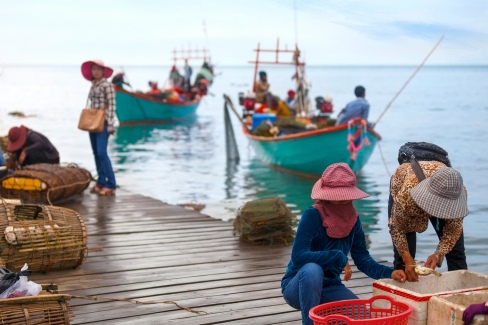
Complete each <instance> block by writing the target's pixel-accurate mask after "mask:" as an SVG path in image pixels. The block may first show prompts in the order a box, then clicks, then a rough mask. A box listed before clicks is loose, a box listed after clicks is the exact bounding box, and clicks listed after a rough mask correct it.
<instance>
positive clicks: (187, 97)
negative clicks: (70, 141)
mask: <svg viewBox="0 0 488 325" xmlns="http://www.w3.org/2000/svg"><path fill="white" fill-rule="evenodd" d="M193 52H196V55H192V51H184V50H181V51H177V50H175V51H174V57H173V60H174V65H173V67H172V71H171V72H172V73H173V72H176V75H177V76H179V77H180V78H181V79H180V81H181V82H180V83H179V84H178V85H176V84H175V83H174V82H173V83H172V85H171V86H168V87H164V88H163V89H158V88H157V83H153V82H149V85H150V86H151V87H152V91H149V92H147V93H143V92H140V91H133V90H132V89H131V90H127V89H124V84H125V85H129V84H128V83H126V82H125V81H124V80H123V79H121V80H119V81H117V82H116V81H114V80H115V78H116V77H119V78H123V75H124V74H123V73H119V74H118V75H116V77H114V79H112V83H113V84H114V89H115V101H116V114H117V118H118V120H119V123H120V125H138V124H139V125H140V124H165V123H171V122H175V121H182V120H184V119H187V118H190V117H192V116H195V113H196V111H197V108H198V106H199V105H200V102H201V100H202V98H203V97H204V96H206V95H207V92H208V87H209V86H210V85H211V84H212V81H213V68H212V65H211V64H210V57H209V56H208V54H207V52H206V50H205V49H204V50H203V55H199V52H198V51H195V50H194V51H193ZM194 59H201V60H203V62H204V63H203V65H202V67H201V69H200V71H198V73H197V74H196V78H195V82H194V83H191V84H190V82H188V83H186V84H185V83H184V78H183V76H181V75H180V74H179V72H178V70H177V69H176V63H177V61H179V60H184V61H185V62H187V61H189V60H194ZM154 85H155V87H154ZM129 86H130V85H129ZM130 87H131V86H130ZM131 88H132V87H131Z"/></svg>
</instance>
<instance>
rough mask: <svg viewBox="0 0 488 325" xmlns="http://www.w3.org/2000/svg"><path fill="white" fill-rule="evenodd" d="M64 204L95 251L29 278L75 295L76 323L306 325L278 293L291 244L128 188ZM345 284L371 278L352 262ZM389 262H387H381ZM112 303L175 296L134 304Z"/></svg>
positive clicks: (365, 283) (360, 291) (360, 288)
mask: <svg viewBox="0 0 488 325" xmlns="http://www.w3.org/2000/svg"><path fill="white" fill-rule="evenodd" d="M64 206H65V207H68V208H71V209H73V210H75V211H77V212H79V213H80V214H81V216H82V217H83V220H84V221H85V225H86V227H87V230H88V247H89V248H101V251H92V252H90V253H89V254H88V256H87V258H86V260H85V261H84V262H83V264H82V265H81V266H80V267H79V268H77V269H74V270H62V271H53V272H49V273H47V274H33V275H32V276H30V277H29V279H30V280H32V281H35V282H38V283H51V282H53V283H56V284H58V287H59V291H60V292H61V293H67V294H71V295H77V296H87V297H93V296H99V297H101V299H98V300H88V299H79V298H73V299H71V300H70V305H71V306H73V307H74V308H75V318H74V320H73V322H72V323H73V324H173V323H178V324H218V323H222V324H224V323H239V324H251V323H252V324H273V323H274V324H300V323H301V314H300V312H298V311H296V310H294V309H293V308H291V307H290V306H288V305H287V304H286V302H285V301H284V299H283V297H282V295H281V286H280V282H281V278H282V277H283V275H284V272H285V269H286V266H287V264H288V261H289V258H290V252H291V245H288V246H284V245H272V246H268V245H265V246H262V245H256V246H253V245H250V244H247V243H243V242H241V241H239V239H238V238H236V237H234V236H233V234H232V230H233V226H232V222H224V221H221V220H216V219H213V218H211V217H209V216H206V215H203V214H201V213H199V212H196V211H192V210H188V209H184V208H182V207H179V206H172V205H169V204H166V203H164V202H161V201H158V200H154V199H151V198H148V197H144V196H141V195H137V194H132V193H129V192H126V191H124V190H118V191H117V196H116V197H98V196H96V195H93V194H87V195H82V196H81V197H80V198H77V200H73V201H70V202H67V203H66V204H65V205H64ZM350 262H351V264H352V268H353V278H352V279H351V280H350V281H349V282H347V283H346V285H347V286H348V287H349V288H351V290H352V291H353V292H355V293H356V294H357V295H358V296H359V297H361V298H367V297H370V296H371V292H372V286H371V284H372V282H373V280H372V279H370V278H368V277H367V276H365V275H364V274H363V273H361V272H359V271H358V270H357V268H356V267H355V266H354V265H353V263H352V261H350ZM383 263H384V262H383ZM103 298H112V299H136V300H140V301H146V302H147V301H173V302H177V303H178V304H180V305H181V306H185V307H188V308H192V309H195V310H204V311H206V312H208V314H207V315H197V314H194V313H191V312H189V311H187V310H183V309H181V308H179V307H177V306H176V305H174V304H151V305H141V304H133V303H130V302H127V301H124V302H120V301H107V300H104V299H103Z"/></svg>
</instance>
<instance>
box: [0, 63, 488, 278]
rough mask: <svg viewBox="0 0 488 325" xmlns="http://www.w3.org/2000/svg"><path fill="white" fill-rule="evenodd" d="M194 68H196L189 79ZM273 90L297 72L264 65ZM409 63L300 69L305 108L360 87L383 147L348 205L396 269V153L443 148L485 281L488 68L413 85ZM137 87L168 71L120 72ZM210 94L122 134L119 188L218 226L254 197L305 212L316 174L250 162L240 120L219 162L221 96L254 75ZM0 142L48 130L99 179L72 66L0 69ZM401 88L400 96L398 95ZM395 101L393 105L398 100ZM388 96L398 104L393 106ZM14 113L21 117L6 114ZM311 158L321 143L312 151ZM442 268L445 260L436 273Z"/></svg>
mask: <svg viewBox="0 0 488 325" xmlns="http://www.w3.org/2000/svg"><path fill="white" fill-rule="evenodd" d="M197 68H198V67H196V66H195V67H194V69H193V70H194V71H196V70H197ZM263 69H265V70H266V71H267V73H268V80H269V82H270V84H271V91H272V92H273V93H274V94H276V95H278V96H281V97H285V96H286V93H287V91H288V90H289V89H293V88H294V81H293V79H292V75H293V69H292V68H290V67H263ZM415 69H416V67H413V66H408V67H328V66H324V67H307V71H306V73H307V79H308V80H309V81H310V95H311V100H312V104H313V102H314V100H313V99H314V98H315V97H316V96H326V95H329V96H332V97H333V104H334V113H333V117H334V116H335V115H336V114H337V113H338V111H339V110H340V109H342V108H343V107H344V106H345V105H346V103H347V102H348V101H350V100H352V99H354V94H353V90H354V87H355V86H356V85H359V84H360V85H363V86H364V87H365V88H366V99H367V100H368V101H369V102H370V104H371V111H370V118H369V119H370V121H373V122H374V121H376V120H377V118H378V117H379V116H380V114H382V113H383V112H384V111H385V109H386V108H388V109H387V110H386V112H385V114H384V115H383V117H382V118H381V119H380V120H379V121H378V124H377V127H376V130H377V131H378V132H379V133H380V134H381V135H382V137H383V139H382V140H381V141H379V142H378V145H377V147H376V149H375V151H374V152H373V154H372V156H371V158H370V161H369V162H368V164H367V165H366V166H365V167H364V169H363V170H362V172H361V173H360V174H359V175H358V186H359V187H360V188H361V189H362V190H364V191H366V192H368V193H369V194H370V195H371V196H370V197H369V198H366V199H363V200H359V201H356V202H355V206H356V208H357V210H358V212H359V214H360V216H361V220H362V222H363V224H364V226H365V232H366V235H367V240H368V246H369V249H370V252H371V254H372V255H373V257H375V258H378V259H382V260H387V261H392V255H393V254H392V243H391V239H390V235H389V233H388V226H387V219H388V218H387V202H388V185H389V180H390V176H391V174H392V173H393V172H394V170H395V168H396V167H397V166H398V162H397V152H398V148H399V147H400V146H401V145H402V144H404V143H405V142H408V141H427V142H433V143H436V144H438V145H440V146H441V147H443V148H445V149H446V150H447V151H448V152H449V156H450V158H451V161H452V164H453V167H454V168H456V169H457V170H459V171H460V172H461V174H462V175H463V178H464V183H465V186H466V188H467V190H468V206H469V210H470V214H469V215H468V216H467V217H466V219H465V221H464V233H465V242H466V253H467V256H468V265H469V268H470V269H471V270H474V271H479V272H483V273H488V258H487V257H486V251H487V249H488V240H487V238H486V234H487V233H488V204H487V201H485V195H487V194H488V190H487V188H486V186H487V184H488V183H487V180H486V179H487V176H488V154H487V144H488V135H487V131H486V129H487V124H488V93H487V90H488V67H487V66H442V67H438V66H425V67H423V68H422V69H421V70H420V71H419V72H418V73H417V74H416V75H415V76H414V78H413V79H411V81H410V83H409V84H407V85H406V86H405V83H406V81H407V80H408V79H409V78H410V77H411V76H412V75H413V73H414V71H415ZM114 70H115V71H116V72H120V71H125V73H126V76H127V80H128V81H129V82H130V83H131V85H132V87H133V89H134V90H141V91H146V90H148V81H149V80H152V81H153V80H157V81H159V84H160V85H163V84H164V82H165V80H166V78H167V76H168V74H169V67H162V66H155V67H140V66H138V67H120V66H114ZM215 72H216V74H217V76H216V78H215V81H214V83H213V85H212V86H211V88H210V94H209V95H208V96H207V97H205V98H204V100H203V101H202V103H201V105H200V107H199V108H198V110H197V115H196V116H195V117H194V118H191V119H188V120H187V121H185V122H183V123H174V124H168V125H157V126H154V125H153V126H135V127H118V128H117V129H116V134H115V136H113V137H111V138H110V143H109V154H110V157H111V159H112V163H113V166H114V170H115V172H116V178H117V183H118V186H119V187H120V188H121V189H125V190H129V191H132V192H135V193H139V194H142V195H146V196H150V197H153V198H155V199H159V200H162V201H165V202H168V203H171V204H179V203H191V202H198V203H203V204H205V205H206V208H205V209H204V210H203V211H202V212H203V213H205V214H208V215H210V216H212V217H214V218H220V219H222V220H225V221H229V222H231V221H232V218H234V213H235V210H236V208H238V207H239V206H241V205H242V204H244V203H245V202H247V201H249V200H253V199H256V198H263V197H269V196H279V197H281V198H282V199H283V200H284V201H285V202H286V203H287V205H288V206H290V208H291V209H292V210H293V211H294V212H295V213H297V214H298V215H300V214H301V213H302V211H303V210H305V209H306V208H307V207H308V206H310V205H311V204H313V201H312V200H311V199H310V192H311V188H312V186H313V184H314V182H315V181H316V180H317V178H318V176H317V177H311V178H306V177H301V176H297V175H294V174H291V173H286V172H282V171H277V170H275V169H272V168H270V167H269V166H267V165H265V164H263V163H261V162H260V161H259V160H258V159H256V157H255V154H254V152H253V150H252V148H250V147H249V145H248V143H247V139H246V138H245V137H244V135H243V134H242V132H241V127H240V122H239V120H238V119H237V118H236V116H234V115H233V113H232V112H230V113H231V119H232V123H233V128H234V133H235V137H236V140H237V145H238V150H239V154H240V160H239V161H238V162H235V161H228V160H227V158H226V154H225V127H224V101H223V94H227V95H229V96H230V97H231V99H232V100H233V101H234V104H236V105H237V101H238V93H239V92H244V93H245V92H247V91H248V90H249V89H251V88H252V79H253V72H254V71H253V67H251V66H242V67H220V66H217V67H216V68H215ZM0 73H1V74H0V135H6V134H7V132H8V130H9V128H10V127H12V126H15V125H20V124H23V125H25V126H27V127H29V128H33V129H35V130H37V131H39V132H41V133H43V134H45V135H46V136H47V137H48V138H49V139H50V140H51V141H52V142H53V144H54V145H55V146H56V147H57V148H58V150H59V152H60V154H61V161H62V162H74V163H77V164H79V165H80V166H82V167H85V168H87V169H88V170H90V171H91V172H92V173H93V174H94V175H95V174H96V171H95V164H94V159H93V155H92V152H91V148H90V144H89V139H88V134H87V133H86V132H83V131H80V130H78V129H77V122H78V117H79V114H80V110H81V109H82V108H83V107H85V104H86V97H87V94H88V90H89V88H90V84H89V82H87V81H86V80H84V79H83V78H82V76H81V73H80V68H79V67H78V66H6V67H3V69H0ZM404 86H405V88H404V90H403V91H401V92H400V89H402V88H403V87H404ZM393 99H395V100H393ZM392 100H393V101H392ZM10 112H20V113H23V114H25V115H26V117H17V116H12V115H9V113H10ZM317 150H321V144H320V143H317ZM437 244H438V238H437V236H436V235H435V232H434V231H433V229H432V227H431V226H429V229H428V230H427V231H426V232H425V233H423V234H420V235H419V236H418V244H417V249H418V251H417V258H418V259H426V258H427V256H428V255H430V254H432V253H433V252H434V251H435V248H436V246H437ZM440 270H441V271H444V270H446V268H445V263H444V266H443V267H442V268H441V269H440Z"/></svg>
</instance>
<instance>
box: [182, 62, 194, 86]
mask: <svg viewBox="0 0 488 325" xmlns="http://www.w3.org/2000/svg"><path fill="white" fill-rule="evenodd" d="M183 71H184V73H185V79H184V87H185V91H187V92H190V91H191V75H192V73H193V69H192V68H191V66H190V65H188V59H185V66H184V67H183Z"/></svg>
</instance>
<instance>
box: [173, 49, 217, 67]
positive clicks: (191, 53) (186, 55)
mask: <svg viewBox="0 0 488 325" xmlns="http://www.w3.org/2000/svg"><path fill="white" fill-rule="evenodd" d="M178 60H182V61H184V60H203V62H208V63H210V52H209V50H207V49H206V48H203V49H201V50H200V49H195V50H192V49H188V50H184V49H181V50H177V49H174V50H173V62H174V65H176V63H177V62H178Z"/></svg>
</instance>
